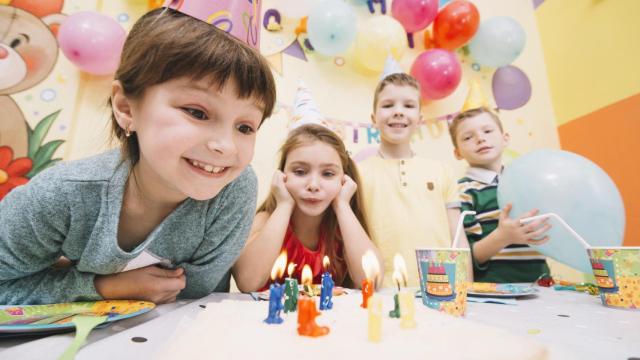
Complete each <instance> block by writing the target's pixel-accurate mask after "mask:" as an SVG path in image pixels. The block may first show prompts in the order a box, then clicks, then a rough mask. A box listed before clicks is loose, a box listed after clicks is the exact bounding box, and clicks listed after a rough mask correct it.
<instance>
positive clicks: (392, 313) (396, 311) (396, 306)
mask: <svg viewBox="0 0 640 360" xmlns="http://www.w3.org/2000/svg"><path fill="white" fill-rule="evenodd" d="M400 277H401V275H400V273H399V272H398V271H397V270H395V269H394V270H393V281H394V282H395V283H396V285H397V286H398V292H397V293H395V294H394V295H393V310H391V311H389V317H391V318H395V319H399V318H400V304H399V303H398V293H399V292H400Z"/></svg>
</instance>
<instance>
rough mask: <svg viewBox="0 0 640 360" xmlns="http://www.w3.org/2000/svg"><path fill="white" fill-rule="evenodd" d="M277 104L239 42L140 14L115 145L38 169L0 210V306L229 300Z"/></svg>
mask: <svg viewBox="0 0 640 360" xmlns="http://www.w3.org/2000/svg"><path fill="white" fill-rule="evenodd" d="M274 102H275V83H274V80H273V77H272V75H271V71H270V69H269V66H268V64H267V63H266V61H265V60H264V59H263V58H262V57H261V56H260V55H259V54H258V53H257V52H256V51H255V50H253V49H251V48H250V47H249V46H247V44H245V43H243V42H242V41H240V40H238V39H236V38H233V37H231V36H229V35H228V34H226V33H225V32H223V31H221V30H219V29H218V28H216V27H214V26H211V25H209V24H207V23H205V22H204V21H200V20H197V19H196V18H193V17H191V16H188V15H185V14H183V13H180V12H177V11H174V10H171V9H164V10H162V9H158V10H155V11H152V12H150V13H148V14H146V15H144V16H143V17H142V18H141V19H140V20H138V22H136V24H135V25H134V27H133V28H132V30H131V32H130V34H129V36H128V38H127V40H126V43H125V45H124V49H123V53H122V59H121V63H120V67H119V68H118V71H117V73H116V75H115V80H114V82H113V86H112V93H111V98H110V106H111V109H112V130H113V136H114V138H115V139H117V140H119V142H120V143H121V147H120V149H118V150H112V151H109V152H106V153H104V154H100V155H98V156H94V157H91V158H87V159H83V160H79V161H74V162H68V163H63V164H59V165H57V166H55V167H52V168H50V169H47V170H45V171H43V172H41V173H40V174H38V176H36V177H34V178H33V179H32V180H31V181H30V182H29V183H28V184H27V185H24V186H20V187H17V188H15V189H14V190H13V191H11V192H10V193H9V194H8V195H7V196H6V197H5V198H4V199H3V200H2V201H0V304H44V303H56V302H66V301H79V300H99V299H140V300H147V301H152V302H155V303H164V302H171V301H174V300H175V299H176V297H182V298H197V297H202V296H205V295H207V294H209V293H211V292H213V291H227V290H228V281H229V269H230V267H231V265H232V264H233V263H234V261H235V260H236V258H237V257H238V255H239V253H240V250H241V249H242V247H243V245H244V243H245V240H246V238H247V235H248V231H249V228H250V226H251V223H252V220H253V216H254V212H255V202H256V195H257V180H256V176H255V174H254V172H253V171H252V169H251V168H250V167H249V163H250V161H251V159H252V157H253V152H254V145H255V140H256V131H257V130H258V128H259V127H260V125H261V123H262V121H263V120H264V119H265V118H267V117H269V116H270V114H271V112H272V110H273V106H274ZM61 258H62V259H65V260H67V259H68V261H66V262H67V266H64V267H59V266H55V267H54V266H53V265H54V264H56V262H57V261H58V263H60V262H59V259H61ZM158 263H159V264H158ZM158 265H162V266H158ZM123 270H124V271H123Z"/></svg>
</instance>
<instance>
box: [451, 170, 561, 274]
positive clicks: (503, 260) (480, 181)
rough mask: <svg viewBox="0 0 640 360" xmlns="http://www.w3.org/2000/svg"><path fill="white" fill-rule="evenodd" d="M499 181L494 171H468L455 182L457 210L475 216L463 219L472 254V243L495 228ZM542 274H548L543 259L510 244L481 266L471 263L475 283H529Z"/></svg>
mask: <svg viewBox="0 0 640 360" xmlns="http://www.w3.org/2000/svg"><path fill="white" fill-rule="evenodd" d="M499 178H500V175H499V174H498V173H496V172H494V171H491V170H488V169H483V168H476V167H470V168H469V169H467V172H466V176H465V177H463V178H461V179H460V180H458V189H459V191H460V198H461V200H462V208H461V210H462V211H464V210H471V211H475V212H476V215H475V216H467V217H465V221H464V227H465V231H466V234H467V238H468V239H469V245H471V249H472V251H473V245H474V243H476V242H478V241H480V240H482V239H484V238H485V237H486V236H487V235H489V234H490V233H491V232H492V231H494V230H495V229H496V228H497V227H498V220H499V218H500V207H499V206H498V181H499ZM543 273H547V274H548V273H549V268H548V267H547V263H546V260H545V257H544V256H543V255H542V254H540V253H539V252H537V251H535V250H534V249H533V248H531V247H530V246H529V245H520V244H511V245H509V246H507V247H505V248H504V249H502V250H500V252H498V253H497V254H495V255H494V256H492V257H491V259H489V261H487V262H485V263H484V264H479V263H477V262H476V261H475V259H473V275H474V280H475V281H477V282H496V283H506V282H509V283H511V282H530V281H534V280H535V279H536V278H537V277H538V276H540V275H541V274H543Z"/></svg>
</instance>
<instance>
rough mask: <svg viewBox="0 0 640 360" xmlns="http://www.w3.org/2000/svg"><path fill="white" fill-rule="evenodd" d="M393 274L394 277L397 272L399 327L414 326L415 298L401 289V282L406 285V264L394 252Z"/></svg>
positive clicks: (407, 327) (409, 327)
mask: <svg viewBox="0 0 640 360" xmlns="http://www.w3.org/2000/svg"><path fill="white" fill-rule="evenodd" d="M393 268H394V270H393V274H394V277H395V276H396V273H397V277H398V279H397V284H398V294H396V297H397V298H398V305H399V310H400V327H401V328H403V329H411V328H414V327H416V321H415V320H414V317H415V313H416V309H415V307H414V305H415V299H414V296H413V294H412V293H410V292H408V291H406V290H401V284H403V285H404V287H407V265H406V264H405V262H404V259H403V258H402V256H401V255H400V254H396V255H395V256H394V258H393Z"/></svg>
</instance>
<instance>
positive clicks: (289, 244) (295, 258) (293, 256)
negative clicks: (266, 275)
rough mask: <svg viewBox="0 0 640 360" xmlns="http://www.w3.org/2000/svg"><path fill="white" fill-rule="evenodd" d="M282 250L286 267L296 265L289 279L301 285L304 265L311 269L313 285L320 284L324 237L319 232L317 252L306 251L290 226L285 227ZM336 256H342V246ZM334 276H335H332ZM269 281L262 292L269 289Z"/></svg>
mask: <svg viewBox="0 0 640 360" xmlns="http://www.w3.org/2000/svg"><path fill="white" fill-rule="evenodd" d="M282 249H285V250H286V251H287V265H288V264H291V263H293V264H296V267H295V270H294V271H293V274H291V277H293V278H295V279H297V280H298V283H299V284H302V280H301V274H302V268H303V267H304V266H305V265H309V267H311V273H312V274H313V283H314V284H320V283H321V277H322V273H323V272H324V269H323V266H322V258H323V257H324V255H325V236H324V234H323V233H322V232H321V233H320V236H319V239H318V248H317V250H309V249H307V248H306V247H305V246H304V245H302V243H301V242H300V240H299V239H298V237H297V236H296V234H295V233H294V232H293V229H292V228H291V224H289V226H287V232H286V233H285V234H284V242H283V243H282ZM337 253H338V254H340V256H342V246H338V251H337ZM329 260H331V261H337V259H329ZM333 275H334V276H335V274H333ZM283 276H284V277H288V274H287V272H286V271H285V273H284V275H283ZM271 282H272V281H271V280H269V281H268V282H267V284H266V285H265V286H264V287H263V288H262V290H266V289H268V288H269V284H271Z"/></svg>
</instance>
